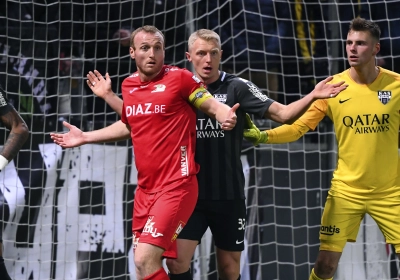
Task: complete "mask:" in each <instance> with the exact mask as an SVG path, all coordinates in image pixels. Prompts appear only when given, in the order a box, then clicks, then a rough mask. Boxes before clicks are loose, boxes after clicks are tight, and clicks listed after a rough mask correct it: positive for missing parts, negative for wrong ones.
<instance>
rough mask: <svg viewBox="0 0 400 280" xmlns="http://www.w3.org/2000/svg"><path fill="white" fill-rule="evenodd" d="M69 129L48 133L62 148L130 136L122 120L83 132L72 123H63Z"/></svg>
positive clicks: (119, 139)
mask: <svg viewBox="0 0 400 280" xmlns="http://www.w3.org/2000/svg"><path fill="white" fill-rule="evenodd" d="M63 124H64V126H65V127H66V128H68V129H69V131H68V132H67V133H50V136H51V139H53V141H54V143H56V144H57V145H60V146H61V147H63V148H73V147H78V146H81V145H84V144H88V143H105V142H115V141H121V140H126V139H129V138H130V128H129V126H128V125H126V124H124V123H123V122H122V121H117V122H115V123H113V124H112V125H109V126H107V127H105V128H102V129H98V130H94V131H89V132H83V131H82V130H80V129H79V128H77V127H76V126H74V125H71V124H69V123H67V122H64V123H63Z"/></svg>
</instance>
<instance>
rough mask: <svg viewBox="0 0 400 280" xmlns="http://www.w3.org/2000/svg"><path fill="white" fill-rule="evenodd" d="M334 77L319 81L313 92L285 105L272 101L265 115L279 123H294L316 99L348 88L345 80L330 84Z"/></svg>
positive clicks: (324, 97) (328, 96)
mask: <svg viewBox="0 0 400 280" xmlns="http://www.w3.org/2000/svg"><path fill="white" fill-rule="evenodd" d="M332 79H333V77H328V78H326V79H325V80H323V81H321V82H319V83H318V84H317V85H316V86H315V88H314V90H313V91H312V92H311V93H309V94H307V95H306V96H304V97H303V98H302V99H300V100H297V101H295V102H293V103H290V104H289V105H283V104H280V103H279V102H274V103H272V104H271V106H270V107H269V108H268V110H267V112H265V117H266V118H268V119H271V120H274V121H276V122H278V123H283V124H291V123H293V122H294V121H295V120H297V119H298V118H299V117H300V116H301V115H303V114H304V113H305V112H306V111H307V109H308V107H309V106H310V105H311V104H312V103H313V102H314V101H315V100H317V99H327V98H333V97H335V96H336V95H338V94H339V93H340V92H341V91H343V90H345V89H346V88H347V86H348V85H345V84H344V82H339V83H335V84H328V83H329V82H330V81H332Z"/></svg>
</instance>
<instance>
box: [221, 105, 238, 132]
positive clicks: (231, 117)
mask: <svg viewBox="0 0 400 280" xmlns="http://www.w3.org/2000/svg"><path fill="white" fill-rule="evenodd" d="M239 106H240V104H239V103H236V104H235V105H234V106H233V107H232V108H231V109H229V112H228V116H227V118H226V120H225V121H224V122H223V123H221V128H222V129H223V130H232V129H233V128H234V127H235V125H236V121H237V116H236V110H237V109H238V108H239Z"/></svg>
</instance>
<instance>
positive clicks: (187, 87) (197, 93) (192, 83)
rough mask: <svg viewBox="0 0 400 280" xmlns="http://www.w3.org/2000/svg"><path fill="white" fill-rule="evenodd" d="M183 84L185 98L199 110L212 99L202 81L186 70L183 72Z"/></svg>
mask: <svg viewBox="0 0 400 280" xmlns="http://www.w3.org/2000/svg"><path fill="white" fill-rule="evenodd" d="M181 84H182V91H181V92H182V95H183V98H185V99H186V100H188V101H189V103H190V104H192V105H193V106H194V107H196V108H197V109H198V108H199V107H200V105H201V104H202V103H203V102H204V101H205V100H207V99H209V98H212V95H211V94H210V93H209V92H208V90H207V89H206V88H205V87H204V85H203V83H202V82H201V81H200V79H199V78H197V77H196V75H194V74H193V73H191V72H189V71H188V70H186V69H184V70H183V71H182V75H181Z"/></svg>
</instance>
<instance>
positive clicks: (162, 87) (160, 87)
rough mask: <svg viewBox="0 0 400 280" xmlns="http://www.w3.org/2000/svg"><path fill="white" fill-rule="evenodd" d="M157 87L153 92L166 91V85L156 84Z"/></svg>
mask: <svg viewBox="0 0 400 280" xmlns="http://www.w3.org/2000/svg"><path fill="white" fill-rule="evenodd" d="M154 87H155V89H154V90H153V91H152V92H163V91H165V85H163V84H159V85H155V86H154Z"/></svg>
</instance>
